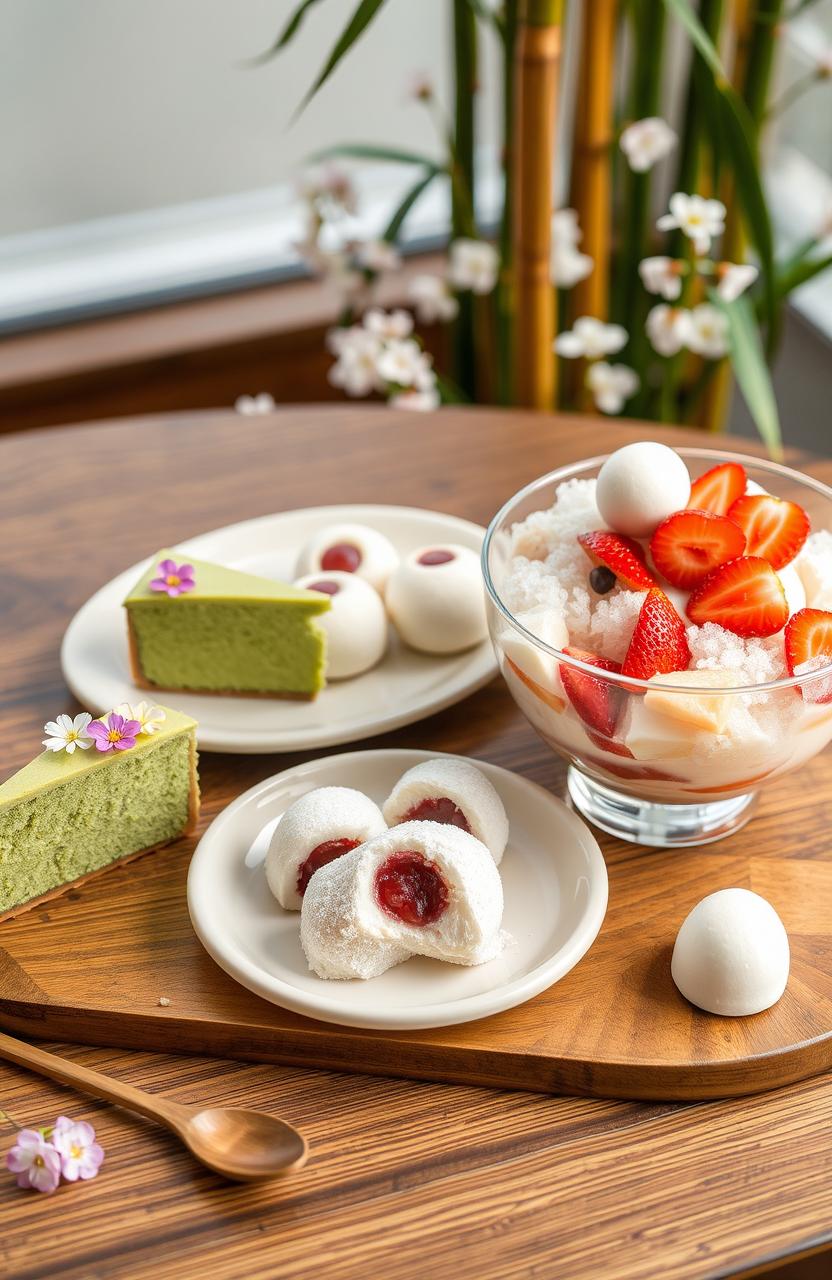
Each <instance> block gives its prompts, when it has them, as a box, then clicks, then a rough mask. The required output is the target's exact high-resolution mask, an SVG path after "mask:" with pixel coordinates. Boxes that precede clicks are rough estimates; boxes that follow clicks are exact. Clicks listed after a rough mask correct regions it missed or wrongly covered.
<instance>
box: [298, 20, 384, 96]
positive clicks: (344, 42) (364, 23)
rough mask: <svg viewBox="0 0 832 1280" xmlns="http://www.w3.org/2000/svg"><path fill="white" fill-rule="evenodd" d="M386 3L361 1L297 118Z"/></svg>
mask: <svg viewBox="0 0 832 1280" xmlns="http://www.w3.org/2000/svg"><path fill="white" fill-rule="evenodd" d="M384 2H385V0H359V5H358V8H357V9H356V10H355V12H354V13H353V15H352V17H351V18H350V20H349V22H348V23H347V25H346V26H345V27H344V30H343V31H342V32H341V34H340V36H339V37H338V39H337V40H336V41H335V44H334V45H333V47H332V52H331V53H330V55H329V57H328V58H327V60H326V62H325V63H324V65H323V68H322V70H321V72H320V74H319V75H318V78H317V80H316V81H315V83H314V84H313V85H312V88H311V89H310V90H309V92H308V93H307V95H306V97H305V98H304V99H303V101H302V102H301V104H300V106H299V107H298V109H297V111H296V112H295V116H296V117H297V116H299V115H300V113H301V111H303V109H304V107H307V106H308V105H309V103H310V102H311V101H312V99H313V98H314V96H315V94H316V93H317V92H318V90H319V89H320V88H321V86H322V85H324V84H326V82H327V80H328V79H329V77H330V76H331V75H332V73H333V71H334V70H335V68H336V67H337V66H338V63H339V62H340V61H341V59H342V58H343V57H344V55H345V54H347V53H349V51H350V49H351V48H352V46H353V45H354V44H355V42H356V40H358V38H359V36H362V35H363V34H364V32H365V31H366V29H367V27H368V26H369V25H370V23H371V22H372V20H373V18H374V17H375V16H376V14H377V13H378V11H379V9H380V8H381V6H382V5H383V4H384Z"/></svg>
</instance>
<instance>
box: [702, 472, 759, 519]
mask: <svg viewBox="0 0 832 1280" xmlns="http://www.w3.org/2000/svg"><path fill="white" fill-rule="evenodd" d="M747 483H748V477H747V476H746V474H745V467H742V466H740V464H739V463H738V462H720V464H719V466H718V467H711V469H710V471H706V472H705V474H704V475H703V476H699V478H698V480H694V482H693V484H692V485H691V487H690V499H689V501H688V506H689V507H692V508H693V509H694V510H696V511H711V512H713V514H714V515H716V516H724V515H727V514H728V511H729V509H730V507H731V506H732V504H733V503H735V502H736V500H737V498H741V497H742V495H743V494H744V493H745V486H746V484H747Z"/></svg>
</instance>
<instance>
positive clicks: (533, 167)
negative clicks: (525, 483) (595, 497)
mask: <svg viewBox="0 0 832 1280" xmlns="http://www.w3.org/2000/svg"><path fill="white" fill-rule="evenodd" d="M563 9H564V0H521V5H520V13H519V25H518V31H517V40H516V45H515V59H514V67H515V98H514V102H515V111H514V135H513V150H514V157H513V169H512V181H513V186H514V190H513V193H512V198H513V202H514V203H513V214H512V257H513V266H514V278H515V289H516V293H515V299H516V319H515V337H514V351H513V359H514V374H515V377H514V386H515V398H516V400H517V403H518V404H521V405H526V406H528V407H529V408H533V409H541V410H546V409H550V408H552V405H553V403H554V396H555V357H554V354H553V352H552V343H553V342H554V337H555V311H554V308H555V293H554V289H553V288H552V285H551V281H550V271H551V241H552V185H553V179H554V154H555V105H556V100H557V89H558V80H559V74H560V60H561V24H562V20H563Z"/></svg>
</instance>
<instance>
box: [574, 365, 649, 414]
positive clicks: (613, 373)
mask: <svg viewBox="0 0 832 1280" xmlns="http://www.w3.org/2000/svg"><path fill="white" fill-rule="evenodd" d="M586 385H587V386H588V387H589V389H590V391H591V392H592V397H593V399H594V401H595V407H596V408H597V409H600V410H601V412H602V413H620V412H621V410H622V409H623V408H624V401H625V400H629V398H630V396H634V395H635V393H636V392H637V391H638V389H639V385H640V383H639V376H638V374H637V373H636V371H635V369H631V368H630V367H629V365H626V364H608V363H607V361H606V360H597V361H596V362H595V364H591V365H590V366H589V368H588V369H587V371H586Z"/></svg>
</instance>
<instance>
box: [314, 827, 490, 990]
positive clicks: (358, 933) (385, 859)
mask: <svg viewBox="0 0 832 1280" xmlns="http://www.w3.org/2000/svg"><path fill="white" fill-rule="evenodd" d="M502 917H503V886H502V882H501V880H500V874H499V872H498V871H497V868H496V866H495V864H494V860H493V858H492V857H491V855H490V854H489V852H488V850H487V849H486V848H485V846H484V845H482V844H481V843H480V841H479V840H476V839H475V838H474V837H473V836H472V835H469V834H468V832H466V831H461V830H459V828H458V827H449V826H439V825H438V824H437V823H435V822H405V823H403V824H402V826H400V827H396V828H394V829H393V830H392V831H386V832H385V833H384V834H383V835H380V836H376V837H375V838H374V839H373V840H369V841H367V843H366V844H364V845H362V846H361V848H359V849H356V850H354V852H352V853H348V854H347V855H346V856H345V857H343V858H340V859H338V861H337V862H333V863H330V865H329V866H327V867H323V868H322V869H321V870H320V871H319V872H318V873H317V874H316V875H315V876H314V877H313V879H312V881H311V883H310V885H309V889H308V890H307V893H306V895H305V897H304V900H303V908H302V910H301V917H300V940H301V945H302V946H303V950H304V952H305V954H306V959H307V960H308V962H309V967H310V969H312V970H313V971H314V972H315V973H317V974H318V976H319V977H321V978H373V977H377V976H378V975H379V974H380V973H384V971H385V970H386V969H389V968H391V967H392V966H393V965H394V964H400V963H401V961H402V960H405V959H407V957H408V956H411V955H421V956H429V957H431V958H432V959H436V960H444V961H447V962H448V963H450V964H463V965H475V964H483V963H485V962H486V961H488V960H492V959H494V957H495V956H496V955H498V954H499V952H500V950H501V948H502V936H501V933H500V924H501V921H502Z"/></svg>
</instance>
